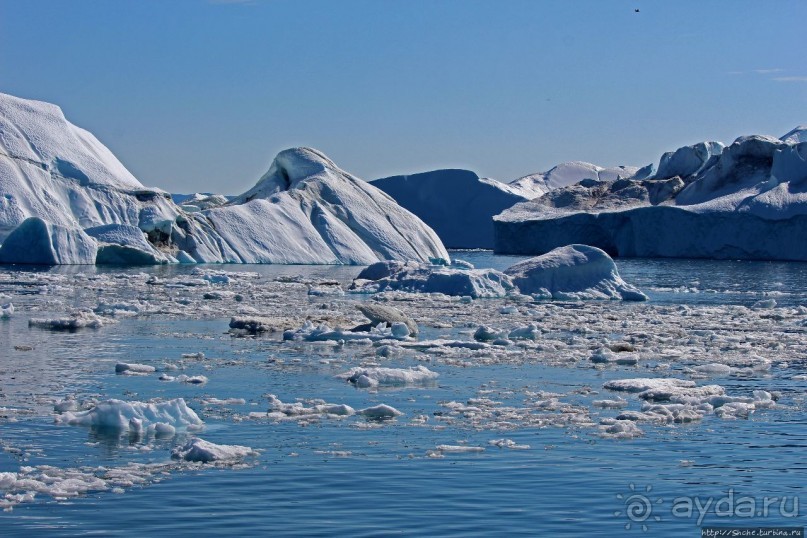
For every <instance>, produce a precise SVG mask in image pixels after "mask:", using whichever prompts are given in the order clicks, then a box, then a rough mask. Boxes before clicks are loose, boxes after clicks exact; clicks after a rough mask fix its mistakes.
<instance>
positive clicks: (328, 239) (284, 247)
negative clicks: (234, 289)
mask: <svg viewBox="0 0 807 538" xmlns="http://www.w3.org/2000/svg"><path fill="white" fill-rule="evenodd" d="M193 217H194V218H195V220H196V221H197V222H198V223H200V224H201V225H202V226H203V227H204V229H206V230H209V231H210V233H211V235H212V234H213V233H215V234H216V242H215V244H214V245H213V252H210V251H209V247H210V245H207V247H208V248H206V249H204V250H201V249H197V250H196V251H194V252H189V253H190V254H191V255H192V256H193V257H194V258H195V259H197V261H217V262H229V263H326V264H327V263H331V264H357V265H367V264H370V263H374V262H377V261H380V260H391V259H392V260H416V261H422V262H427V261H429V260H430V259H431V260H435V259H439V260H448V259H449V256H448V253H447V252H446V250H445V247H443V244H442V243H441V242H440V239H439V238H438V237H437V234H435V233H434V231H433V230H432V229H431V228H429V227H428V226H427V225H425V224H424V223H423V222H422V221H421V220H420V219H419V218H417V217H416V216H415V215H413V214H412V213H410V212H409V211H407V210H406V209H404V208H402V207H401V206H399V205H398V204H397V203H396V202H395V200H393V199H392V198H390V197H389V196H388V195H386V194H384V193H383V192H382V191H380V190H379V189H377V188H375V187H373V186H372V185H370V184H369V183H367V182H365V181H362V180H361V179H359V178H357V177H355V176H352V175H350V174H348V173H347V172H345V171H343V170H341V169H340V168H339V167H337V166H336V165H335V164H334V163H333V162H332V161H331V160H330V159H329V158H328V157H326V156H325V155H323V154H322V153H320V152H319V151H317V150H315V149H311V148H294V149H289V150H285V151H282V152H280V153H279V154H278V156H277V157H276V158H275V160H274V162H273V163H272V166H271V167H270V168H269V171H268V172H267V173H266V174H265V175H264V176H263V177H262V178H261V179H260V181H259V182H258V183H257V185H255V186H254V187H253V188H252V189H250V190H249V191H247V192H245V193H244V194H242V195H240V196H237V197H236V198H235V199H234V200H232V201H231V202H229V203H228V204H226V205H223V206H220V207H215V208H211V209H208V210H206V211H202V212H201V213H194V214H193ZM197 256H198V257H201V258H203V260H199V259H198V258H197ZM210 256H212V257H214V258H215V259H214V260H210V259H208V258H209V257H210Z"/></svg>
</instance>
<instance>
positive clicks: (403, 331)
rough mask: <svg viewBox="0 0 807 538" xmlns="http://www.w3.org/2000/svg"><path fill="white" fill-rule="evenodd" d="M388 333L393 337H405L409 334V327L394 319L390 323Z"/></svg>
mask: <svg viewBox="0 0 807 538" xmlns="http://www.w3.org/2000/svg"><path fill="white" fill-rule="evenodd" d="M390 333H391V334H392V336H393V338H406V337H407V336H409V327H407V326H406V323H401V322H400V321H396V322H395V323H393V324H392V327H390Z"/></svg>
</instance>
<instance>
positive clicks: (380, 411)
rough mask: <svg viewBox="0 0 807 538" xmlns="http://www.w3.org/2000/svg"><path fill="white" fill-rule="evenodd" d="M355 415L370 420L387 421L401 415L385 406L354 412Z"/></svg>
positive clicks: (392, 408)
mask: <svg viewBox="0 0 807 538" xmlns="http://www.w3.org/2000/svg"><path fill="white" fill-rule="evenodd" d="M356 414H359V415H364V416H365V417H367V418H369V419H371V420H387V419H392V418H395V417H398V416H401V415H403V413H401V412H400V411H398V410H397V409H395V408H394V407H391V406H389V405H386V404H380V405H376V406H374V407H367V408H365V409H360V410H358V411H356Z"/></svg>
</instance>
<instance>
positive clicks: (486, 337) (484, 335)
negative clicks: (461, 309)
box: [474, 325, 507, 342]
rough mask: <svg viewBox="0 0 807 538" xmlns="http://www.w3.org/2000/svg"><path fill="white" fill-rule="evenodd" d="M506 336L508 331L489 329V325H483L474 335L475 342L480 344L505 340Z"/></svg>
mask: <svg viewBox="0 0 807 538" xmlns="http://www.w3.org/2000/svg"><path fill="white" fill-rule="evenodd" d="M506 336H507V331H500V330H498V329H493V328H492V327H488V326H487V325H481V326H480V327H479V328H478V329H477V330H476V332H475V333H474V340H476V341H478V342H492V341H493V340H497V339H499V338H505V337H506Z"/></svg>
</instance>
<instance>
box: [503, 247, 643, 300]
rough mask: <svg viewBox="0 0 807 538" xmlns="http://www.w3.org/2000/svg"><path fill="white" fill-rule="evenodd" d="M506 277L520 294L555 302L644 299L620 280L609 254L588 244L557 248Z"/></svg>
mask: <svg viewBox="0 0 807 538" xmlns="http://www.w3.org/2000/svg"><path fill="white" fill-rule="evenodd" d="M505 274H506V275H508V276H510V278H511V279H512V280H513V283H514V284H515V285H516V286H517V287H518V289H519V290H520V291H521V293H535V294H539V295H540V296H546V295H549V297H551V298H552V299H556V300H583V299H622V300H625V301H646V300H647V296H646V295H645V294H643V293H642V292H640V291H639V290H638V289H636V288H635V287H633V286H631V285H629V284H627V283H626V282H625V281H624V280H622V278H621V277H620V276H619V272H618V271H617V268H616V264H615V263H614V260H612V259H611V257H610V256H609V255H608V254H606V253H605V252H603V251H602V250H600V249H598V248H595V247H590V246H587V245H568V246H564V247H559V248H556V249H554V250H552V251H551V252H548V253H547V254H544V255H542V256H538V257H536V258H530V259H529V260H525V261H523V262H519V263H517V264H515V265H513V266H511V267H509V268H508V269H507V270H506V271H505Z"/></svg>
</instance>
